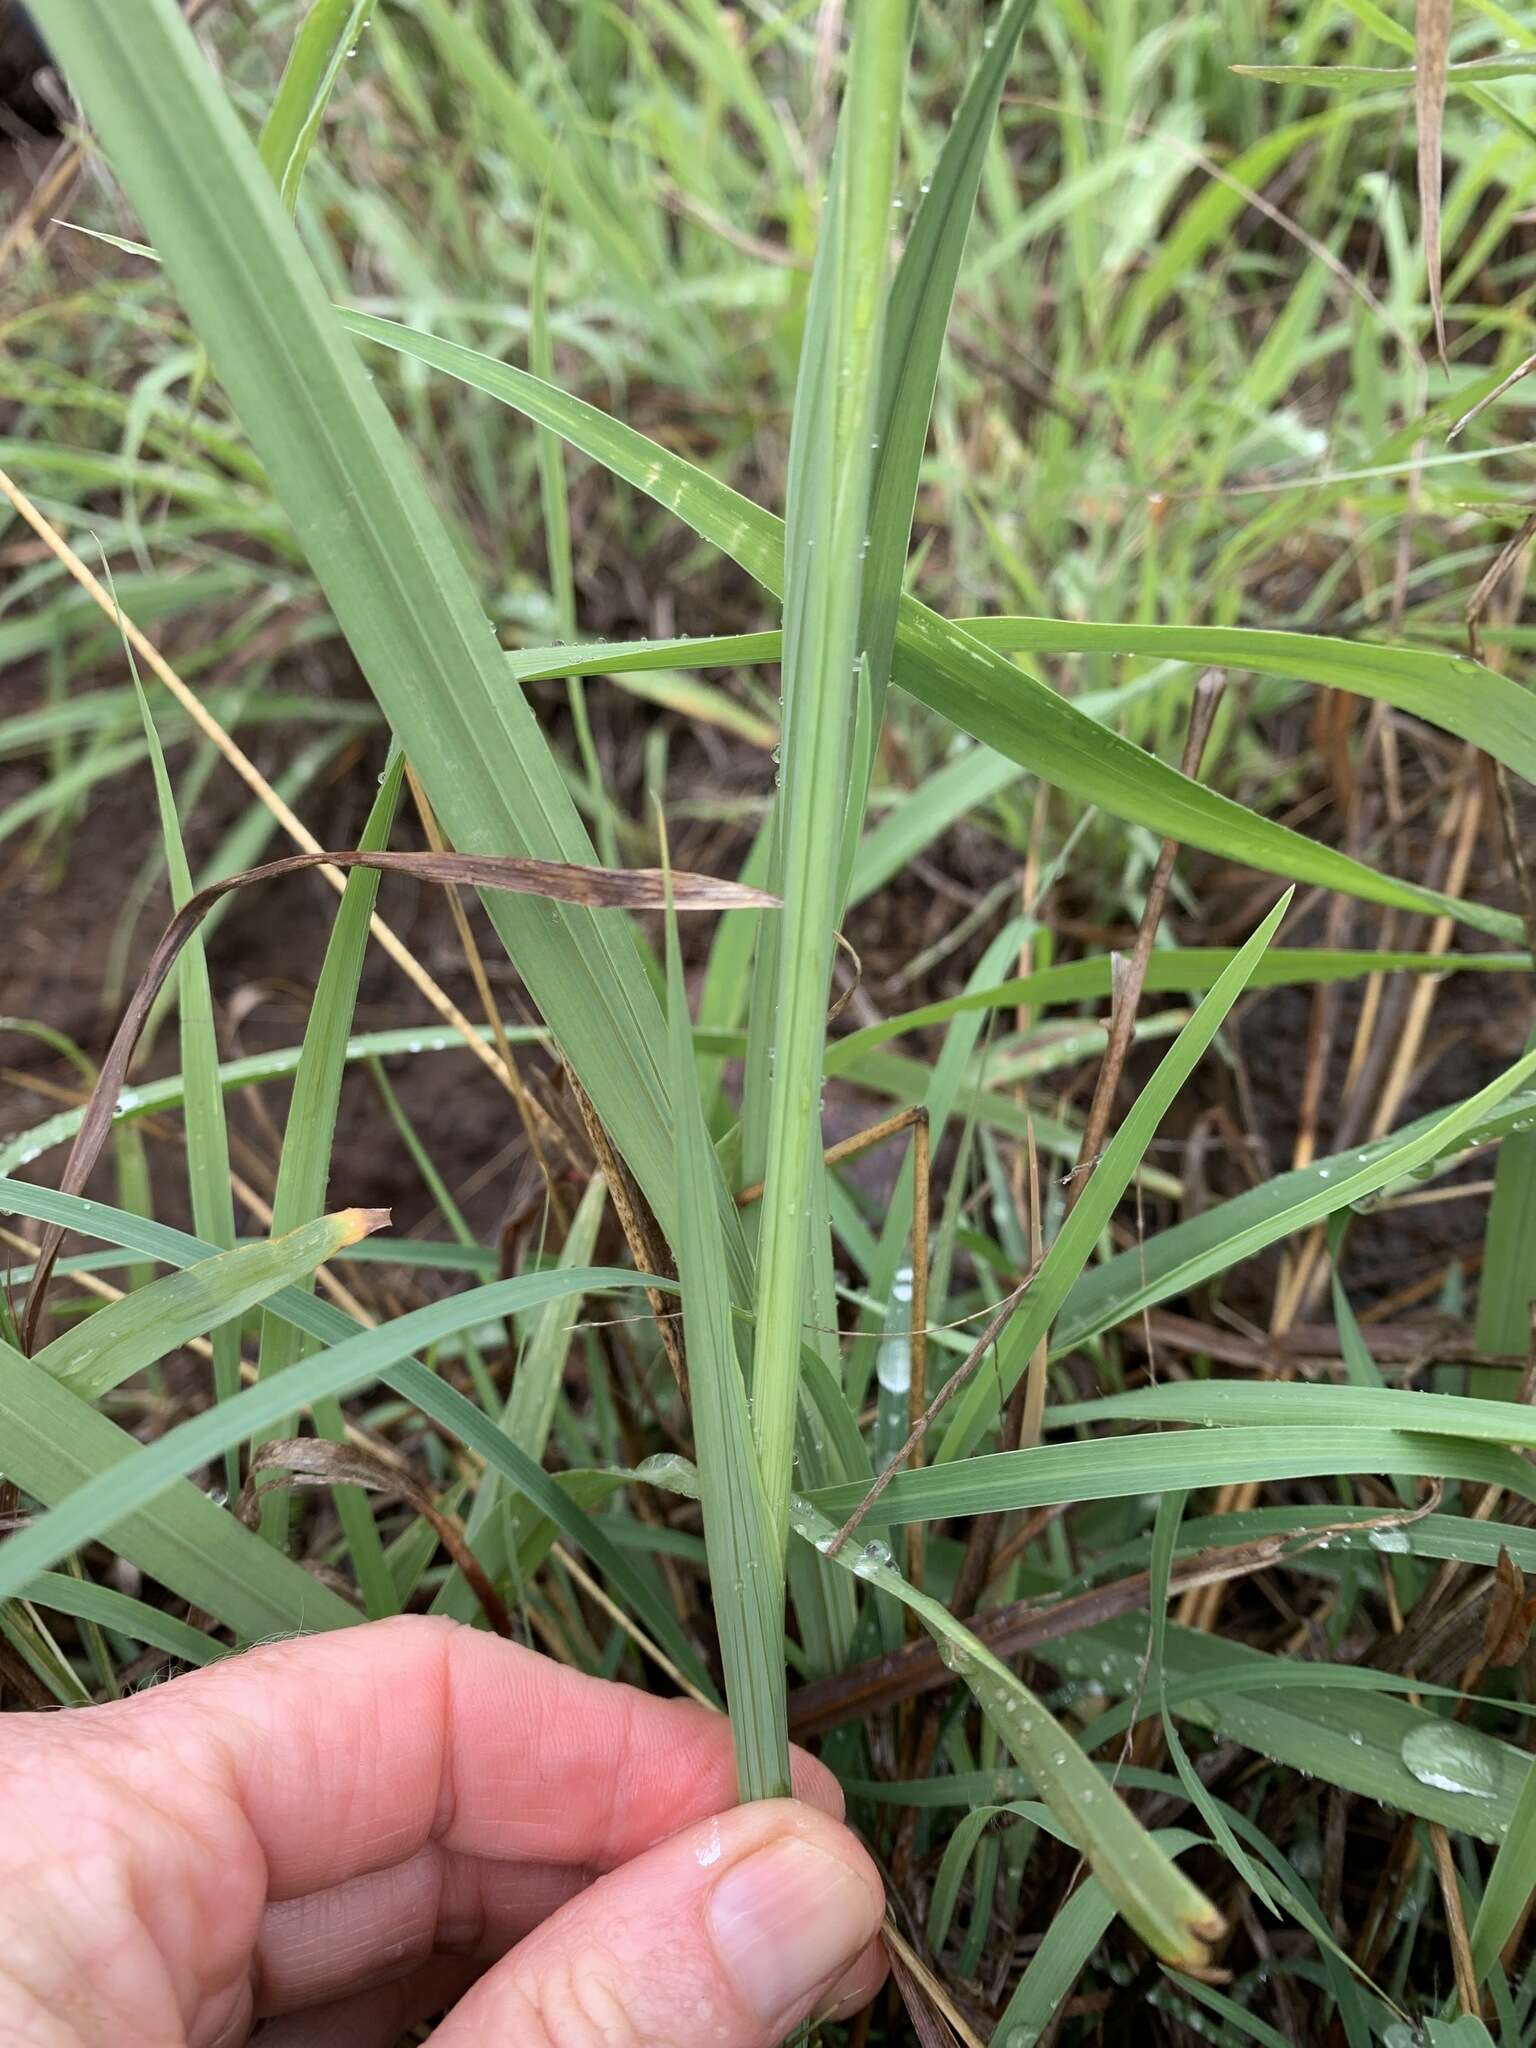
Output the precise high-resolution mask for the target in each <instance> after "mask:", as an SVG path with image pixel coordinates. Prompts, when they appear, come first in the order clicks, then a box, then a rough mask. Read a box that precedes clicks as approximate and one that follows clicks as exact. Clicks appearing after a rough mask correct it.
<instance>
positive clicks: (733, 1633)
mask: <svg viewBox="0 0 1536 2048" xmlns="http://www.w3.org/2000/svg"><path fill="white" fill-rule="evenodd" d="M667 1010H668V1037H669V1041H670V1046H671V1057H672V1100H673V1103H674V1105H675V1108H676V1115H677V1180H678V1186H679V1187H686V1188H690V1189H692V1190H693V1199H692V1200H690V1201H688V1202H685V1203H684V1204H683V1208H682V1213H681V1224H680V1228H679V1233H678V1237H677V1240H676V1242H675V1245H674V1247H673V1248H674V1250H675V1252H676V1254H677V1269H678V1275H679V1278H680V1280H681V1282H682V1292H683V1336H684V1341H685V1344H686V1348H687V1356H688V1390H689V1402H690V1405H691V1407H692V1410H693V1429H694V1442H695V1446H696V1450H697V1457H698V1468H699V1487H700V1498H701V1500H702V1502H703V1507H704V1542H705V1546H706V1551H707V1554H708V1558H709V1580H710V1592H711V1598H712V1601H713V1605H714V1610H715V1621H716V1624H717V1626H718V1628H719V1631H720V1655H721V1661H722V1663H723V1665H724V1669H725V1697H726V1706H727V1709H728V1711H729V1713H730V1716H731V1735H732V1739H733V1741H734V1743H735V1750H736V1779H737V1785H738V1788H739V1792H740V1796H741V1797H742V1798H743V1799H774V1798H781V1797H783V1796H785V1795H786V1794H787V1793H788V1791H789V1734H788V1722H787V1717H786V1707H785V1695H784V1619H783V1617H784V1567H783V1564H782V1562H781V1549H780V1545H779V1544H778V1542H777V1541H776V1539H775V1533H774V1526H773V1517H772V1516H771V1514H770V1513H769V1509H768V1502H767V1499H766V1497H765V1494H764V1489H763V1479H762V1473H761V1471H760V1469H759V1466H758V1459H757V1451H756V1449H755V1447H754V1444H753V1439H752V1418H751V1415H750V1413H749V1411H748V1408H747V1393H746V1386H745V1384H744V1382H743V1380H742V1375H741V1361H740V1358H739V1356H738V1354H737V1349H736V1337H735V1331H734V1328H733V1324H732V1315H731V1284H730V1282H731V1276H730V1269H729V1267H728V1266H727V1264H726V1258H725V1243H724V1239H723V1237H722V1235H721V1231H720V1210H719V1205H718V1203H716V1202H714V1201H711V1200H709V1199H708V1198H707V1196H706V1190H707V1189H709V1188H710V1187H712V1185H713V1184H714V1183H715V1181H716V1180H717V1179H718V1178H719V1167H718V1165H717V1164H716V1161H715V1155H714V1150H713V1148H712V1146H711V1145H710V1142H709V1133H708V1131H707V1130H706V1129H705V1125H704V1109H703V1104H702V1102H701V1101H700V1099H699V1092H698V1084H697V1077H696V1071H695V1066H694V1051H693V1034H692V1032H691V1031H690V1029H689V1025H688V994H687V990H686V988H685V987H684V984H683V970H682V962H681V958H680V955H679V951H678V943H677V921H676V918H675V917H669V919H668V921H667ZM786 1492H787V1486H786Z"/></svg>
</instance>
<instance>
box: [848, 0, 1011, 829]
mask: <svg viewBox="0 0 1536 2048" xmlns="http://www.w3.org/2000/svg"><path fill="white" fill-rule="evenodd" d="M1033 6H1034V0H1011V5H1010V6H1009V7H1008V9H1007V11H1006V13H1005V14H1004V15H1003V18H1002V20H1001V21H1000V22H998V23H997V24H996V25H995V26H994V27H993V28H992V29H991V30H990V31H989V33H988V37H987V42H986V47H985V49H984V51H983V53H982V58H981V61H980V63H979V64H978V65H977V66H976V69H975V70H974V71H973V72H972V74H971V78H970V82H969V84H968V85H967V86H966V89H965V93H964V96H963V98H962V99H961V101H960V105H959V107H958V108H957V109H956V112H955V118H954V121H953V123H952V124H951V126H950V131H949V134H948V135H947V136H946V137H945V140H944V147H943V149H942V150H941V151H940V153H939V159H938V162H937V163H936V164H935V166H934V169H933V172H932V175H931V177H930V178H929V179H928V180H927V181H926V189H925V191H924V194H923V200H922V204H921V205H920V206H919V207H918V209H917V215H916V218H915V219H914V220H913V223H912V231H911V234H910V235H909V237H908V239H907V245H906V247H905V249H904V250H903V251H902V256H901V261H900V263H899V264H898V265H897V268H896V275H895V277H894V279H893V280H892V283H891V297H890V305H889V307H888V309H887V313H886V322H885V334H884V345H883V348H882V351H881V364H880V397H879V407H878V411H877V414H876V419H875V434H876V437H877V443H878V445H877V449H876V465H875V474H874V481H873V489H872V493H871V499H870V509H869V541H868V552H867V556H866V559H865V566H864V617H863V647H864V652H865V654H866V655H867V657H868V660H869V671H870V686H871V697H872V704H871V711H872V716H871V721H870V724H871V741H870V751H869V755H868V757H867V758H866V759H865V760H863V761H861V762H859V763H858V764H857V774H858V778H859V779H858V782H857V783H856V791H857V793H858V795H859V797H860V799H861V800H862V796H863V793H864V791H865V790H866V789H867V787H868V783H869V774H870V770H871V768H872V766H873V762H874V752H873V749H874V745H875V743H876V742H877V741H878V738H879V733H880V728H881V721H882V717H883V714H884V708H885V693H886V688H887V685H888V684H889V681H890V671H891V651H892V648H893V645H894V643H895V637H896V619H897V613H898V610H899V607H900V602H901V588H902V581H903V578H904V575H905V571H906V564H907V549H908V546H909V544H910V542H911V538H912V514H913V510H914V508H915V506H916V504H917V485H918V475H919V472H920V470H921V468H922V462H923V452H924V450H925V448H926V447H927V443H928V424H929V420H930V418H931V417H932V414H933V396H934V391H935V389H936V387H937V385H938V377H939V361H940V358H941V356H942V355H943V352H944V336H945V332H946V330H947V329H948V326H949V315H950V307H951V305H952V303H953V301H954V296H955V281H956V279H957V278H958V277H959V274H960V258H961V255H962V253H963V251H964V249H965V242H966V235H967V232H968V230H969V228H970V224H971V216H972V214H973V213H974V211H975V208H976V194H977V190H978V188H979V186H980V183H981V172H982V166H983V164H984V162H985V161H986V152H987V145H988V143H989V141H990V139H991V135H992V129H993V126H994V124H995V122H996V120H997V109H998V105H999V102H1000V101H1001V99H1002V92H1003V81H1004V80H1005V79H1006V77H1007V75H1008V67H1009V65H1010V64H1011V63H1012V62H1013V53H1014V50H1015V48H1016V47H1017V45H1018V40H1019V37H1020V35H1021V34H1022V32H1023V29H1024V23H1025V21H1026V20H1027V19H1028V17H1029V15H1030V13H1031V12H1032V10H1033Z"/></svg>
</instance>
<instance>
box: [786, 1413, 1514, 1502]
mask: <svg viewBox="0 0 1536 2048" xmlns="http://www.w3.org/2000/svg"><path fill="white" fill-rule="evenodd" d="M1505 1412H1507V1410H1506V1411H1505ZM1353 1472H1389V1473H1402V1474H1404V1475H1405V1476H1406V1477H1408V1478H1440V1479H1469V1480H1475V1481H1476V1482H1477V1483H1478V1484H1480V1485H1485V1486H1486V1485H1492V1486H1505V1487H1508V1488H1509V1490H1510V1491H1511V1492H1512V1493H1515V1494H1518V1495H1519V1496H1520V1497H1521V1498H1522V1499H1526V1500H1536V1476H1533V1474H1532V1471H1531V1467H1530V1466H1529V1465H1528V1464H1527V1463H1526V1462H1525V1460H1524V1459H1523V1458H1521V1457H1518V1456H1516V1454H1515V1453H1514V1452H1513V1451H1509V1450H1506V1449H1504V1448H1503V1446H1502V1445H1494V1444H1489V1443H1486V1442H1480V1441H1477V1440H1475V1439H1472V1438H1468V1437H1457V1436H1451V1435H1444V1436H1430V1435H1428V1434H1426V1433H1424V1432H1421V1431H1418V1430H1415V1429H1408V1428H1399V1429H1382V1428H1351V1429H1343V1428H1340V1427H1339V1426H1338V1425H1337V1424H1332V1423H1330V1424H1328V1425H1327V1426H1323V1425H1320V1424H1316V1423H1313V1424H1302V1423H1298V1424H1296V1425H1295V1426H1293V1427H1289V1428H1286V1429H1276V1428H1275V1427H1274V1426H1273V1424H1272V1423H1265V1424H1262V1425H1259V1424H1254V1425H1249V1426H1244V1425H1236V1424H1234V1425H1233V1426H1232V1427H1230V1428H1226V1429H1210V1430H1206V1429H1190V1430H1185V1431H1181V1432H1179V1433H1178V1434H1176V1435H1175V1434H1170V1435H1167V1436H1131V1437H1104V1438H1100V1439H1097V1440H1095V1441H1091V1442H1090V1441H1085V1442H1082V1443H1067V1444H1041V1445H1038V1446H1036V1447H1035V1448H1034V1449H1031V1450H1027V1451H993V1452H990V1453H987V1454H985V1455H981V1456H977V1457H971V1458H957V1459H955V1460H953V1461H952V1462H951V1463H949V1464H947V1465H929V1466H927V1467H925V1468H924V1469H923V1470H921V1471H917V1472H900V1473H898V1474H897V1475H896V1477H895V1478H894V1479H893V1480H892V1481H891V1482H890V1484H889V1485H888V1486H887V1487H886V1489H885V1491H884V1493H882V1494H881V1496H880V1498H879V1500H878V1501H877V1502H876V1503H875V1505H874V1506H873V1507H872V1508H871V1510H870V1513H869V1519H870V1521H871V1522H872V1523H875V1524H884V1525H888V1526H890V1527H893V1528H896V1527H902V1526H905V1524H907V1523H908V1522H939V1521H946V1520H948V1519H950V1518H951V1517H953V1516H955V1515H1000V1514H1010V1513H1013V1512H1014V1511H1015V1510H1017V1509H1020V1508H1034V1507H1051V1506H1055V1505H1056V1504H1057V1503H1059V1502H1061V1501H1085V1500H1122V1499H1124V1498H1125V1497H1126V1496H1127V1495H1129V1494H1138V1493H1159V1492H1163V1491H1165V1490H1166V1489H1168V1488H1170V1487H1184V1488H1188V1489H1190V1490H1193V1489H1194V1488H1195V1487H1200V1486H1229V1485H1235V1484H1238V1483H1240V1482H1241V1483H1245V1484H1246V1483H1247V1482H1248V1481H1250V1480H1257V1481H1259V1482H1261V1483H1264V1484H1268V1483H1270V1482H1272V1481H1274V1480H1278V1479H1315V1478H1318V1477H1319V1476H1321V1475H1324V1474H1333V1475H1335V1476H1337V1475H1339V1474H1343V1473H1353ZM867 1491H868V1488H867V1487H863V1486H848V1485H843V1486H829V1487H825V1488H823V1489H821V1490H819V1491H818V1492H816V1493H815V1494H814V1495H813V1496H812V1500H813V1503H814V1505H815V1506H816V1507H817V1508H819V1509H821V1510H823V1511H824V1512H825V1513H826V1514H828V1515H831V1516H833V1517H835V1518H837V1519H839V1520H841V1519H842V1518H844V1517H846V1516H848V1515H850V1514H851V1513H852V1512H853V1510H854V1509H855V1508H856V1507H858V1506H859V1504H860V1503H861V1502H862V1500H863V1498H864V1495H865V1494H866V1492H867Z"/></svg>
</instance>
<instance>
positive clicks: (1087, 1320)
mask: <svg viewBox="0 0 1536 2048" xmlns="http://www.w3.org/2000/svg"><path fill="white" fill-rule="evenodd" d="M1533 1079H1536V1052H1531V1053H1527V1054H1526V1055H1525V1057H1524V1058H1523V1059H1520V1060H1517V1061H1516V1062H1515V1064H1514V1065H1513V1066H1512V1067H1508V1068H1506V1069H1505V1071H1504V1072H1503V1073H1502V1074H1501V1075H1500V1076H1499V1077H1498V1079H1497V1080H1495V1081H1490V1082H1489V1084H1488V1086H1487V1087H1486V1088H1483V1089H1480V1090H1479V1091H1478V1093H1477V1094H1476V1095H1470V1096H1468V1097H1466V1099H1465V1100H1464V1101H1462V1102H1459V1103H1457V1104H1455V1106H1454V1107H1453V1108H1451V1109H1450V1110H1447V1111H1445V1112H1444V1113H1433V1114H1431V1115H1429V1116H1425V1117H1420V1118H1419V1119H1418V1120H1417V1121H1416V1122H1414V1123H1412V1124H1409V1125H1407V1126H1405V1127H1404V1128H1403V1129H1402V1130H1400V1131H1394V1132H1393V1133H1392V1134H1391V1136H1390V1137H1387V1138H1382V1139H1378V1140H1375V1141H1374V1142H1373V1143H1371V1144H1369V1145H1364V1146H1361V1147H1360V1148H1359V1150H1358V1151H1350V1152H1341V1153H1338V1154H1337V1155H1335V1156H1334V1157H1332V1158H1328V1159H1320V1160H1317V1161H1315V1162H1314V1163H1313V1164H1312V1165H1311V1166H1307V1167H1301V1168H1298V1169H1296V1170H1295V1171H1293V1172H1291V1173H1283V1174H1278V1175H1276V1177H1275V1178H1274V1179H1273V1180H1270V1181H1266V1182H1265V1183H1264V1184H1263V1185H1262V1186H1261V1187H1257V1188H1252V1189H1250V1190H1249V1191H1248V1193H1246V1194H1242V1195H1237V1196H1234V1197H1233V1199H1232V1200H1231V1201H1229V1202H1220V1203H1218V1204H1217V1205H1216V1206H1215V1207H1214V1208H1212V1209H1208V1210H1207V1211H1206V1212H1205V1214H1204V1215H1202V1216H1197V1217H1193V1218H1191V1220H1190V1221H1189V1222H1187V1223H1176V1224H1174V1225H1173V1227H1172V1228H1171V1229H1169V1230H1164V1231H1161V1232H1159V1234H1158V1235H1157V1236H1156V1237H1154V1238H1149V1239H1148V1241H1147V1243H1146V1244H1145V1246H1143V1247H1140V1248H1139V1249H1138V1250H1136V1251H1133V1252H1130V1253H1117V1254H1116V1256H1115V1257H1114V1258H1111V1259H1106V1260H1105V1262H1104V1264H1103V1265H1102V1266H1097V1267H1095V1268H1094V1270H1093V1271H1092V1272H1091V1273H1085V1274H1084V1275H1083V1277H1082V1278H1081V1279H1080V1280H1079V1281H1078V1283H1077V1285H1076V1286H1075V1287H1074V1288H1073V1290H1072V1292H1071V1294H1070V1295H1069V1296H1068V1299H1067V1301H1066V1303H1065V1305H1064V1306H1063V1309H1062V1313H1061V1318H1060V1321H1059V1322H1058V1324H1057V1326H1056V1330H1055V1334H1054V1338H1053V1344H1054V1346H1055V1347H1056V1348H1057V1349H1058V1350H1061V1351H1066V1350H1070V1349H1071V1348H1072V1347H1073V1346H1074V1345H1077V1344H1081V1343H1084V1342H1086V1340H1087V1339H1088V1338H1089V1337H1090V1336H1092V1335H1094V1334H1096V1333H1097V1332H1098V1331H1100V1330H1105V1329H1109V1328H1110V1327H1111V1326H1112V1325H1113V1324H1115V1323H1119V1322H1123V1321H1124V1320H1125V1319H1126V1317H1127V1316H1131V1315H1136V1314H1139V1312H1140V1311H1141V1310H1142V1309H1143V1308H1146V1307H1151V1306H1153V1305H1154V1304H1155V1303H1157V1302H1159V1301H1166V1300H1167V1299H1168V1298H1169V1296H1170V1295H1174V1294H1182V1293H1184V1292H1185V1291H1186V1290H1187V1289H1189V1288H1191V1287H1194V1286H1197V1285H1198V1284H1199V1282H1200V1281H1201V1280H1203V1279H1207V1278H1209V1276H1210V1275H1211V1274H1212V1273H1221V1272H1225V1271H1227V1269H1228V1268H1229V1267H1232V1266H1235V1265H1236V1264H1238V1262H1239V1261H1240V1260H1242V1259H1245V1258H1248V1257H1250V1256H1251V1254H1252V1253H1254V1252H1256V1251H1260V1250H1262V1249H1263V1247H1264V1246H1265V1245H1269V1244H1275V1243H1277V1242H1278V1241H1279V1240H1280V1239H1281V1238H1283V1237H1289V1236H1290V1235H1291V1233H1292V1232H1293V1231H1296V1230H1301V1229H1305V1227H1306V1226H1307V1225H1308V1224H1309V1223H1320V1222H1321V1221H1322V1220H1323V1219H1324V1217H1327V1216H1331V1215H1333V1214H1334V1213H1335V1212H1336V1211H1337V1210H1340V1209H1343V1208H1346V1207H1348V1205H1349V1204H1350V1203H1351V1202H1358V1201H1361V1200H1363V1199H1364V1198H1365V1197H1366V1196H1368V1195H1373V1194H1375V1193H1376V1192H1377V1190H1378V1189H1380V1188H1383V1187H1386V1186H1388V1185H1390V1183H1392V1182H1393V1181H1396V1180H1399V1179H1401V1178H1402V1177H1403V1176H1404V1175H1406V1174H1411V1173H1414V1172H1416V1171H1417V1170H1418V1169H1420V1168H1422V1167H1425V1166H1428V1165H1429V1164H1430V1163H1431V1162H1432V1161H1434V1160H1436V1159H1439V1158H1441V1157H1442V1156H1450V1155H1452V1154H1453V1153H1454V1151H1455V1150H1456V1149H1457V1148H1459V1147H1460V1146H1462V1145H1464V1144H1470V1143H1473V1142H1485V1141H1486V1140H1487V1139H1488V1138H1490V1137H1498V1136H1502V1135H1503V1134H1504V1132H1505V1131H1506V1130H1509V1129H1512V1128H1513V1129H1518V1128H1520V1127H1521V1126H1522V1125H1525V1124H1527V1123H1528V1122H1529V1119H1530V1118H1531V1117H1532V1115H1533V1114H1536V1106H1533V1104H1532V1102H1531V1100H1530V1098H1529V1096H1528V1095H1527V1094H1526V1093H1524V1092H1521V1093H1519V1094H1517V1093H1516V1091H1517V1090H1522V1091H1523V1090H1524V1088H1525V1086H1526V1084H1528V1083H1529V1082H1531V1081H1532V1080H1533Z"/></svg>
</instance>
